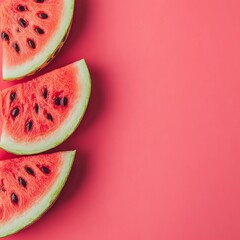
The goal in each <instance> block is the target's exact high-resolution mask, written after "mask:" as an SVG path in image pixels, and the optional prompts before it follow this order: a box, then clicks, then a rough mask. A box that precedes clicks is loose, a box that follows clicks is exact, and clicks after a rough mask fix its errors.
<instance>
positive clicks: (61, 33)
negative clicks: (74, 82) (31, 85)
mask: <svg viewBox="0 0 240 240" xmlns="http://www.w3.org/2000/svg"><path fill="white" fill-rule="evenodd" d="M73 6H74V0H24V1H19V0H5V1H4V2H3V3H2V4H1V38H2V42H3V79H15V78H21V77H23V76H25V75H29V74H31V73H34V72H35V71H36V70H38V69H39V68H40V67H41V66H42V67H43V65H45V64H46V62H50V61H51V59H52V58H53V57H54V55H56V53H57V52H58V51H59V48H60V47H61V46H62V44H63V43H64V41H65V40H66V36H67V33H68V30H69V27H70V24H71V21H72V14H73Z"/></svg>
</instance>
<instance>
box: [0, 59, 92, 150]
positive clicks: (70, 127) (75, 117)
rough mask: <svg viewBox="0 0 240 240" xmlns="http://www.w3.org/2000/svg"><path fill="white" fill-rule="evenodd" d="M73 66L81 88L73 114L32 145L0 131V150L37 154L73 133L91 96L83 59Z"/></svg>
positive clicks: (59, 142)
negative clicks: (76, 69)
mask: <svg viewBox="0 0 240 240" xmlns="http://www.w3.org/2000/svg"><path fill="white" fill-rule="evenodd" d="M73 64H76V65H77V68H78V71H79V75H78V76H79V77H78V80H79V84H81V85H82V86H83V90H82V93H83V96H82V97H81V98H80V99H79V102H78V103H76V105H75V108H76V109H72V110H71V112H72V113H73V114H69V116H68V118H67V119H65V121H64V122H63V123H62V124H61V128H59V129H58V130H56V131H54V132H53V133H52V134H50V135H47V136H46V138H43V139H42V140H41V141H37V142H33V143H22V144H19V143H18V142H17V141H14V140H13V139H11V138H10V137H9V136H8V135H7V134H5V133H4V131H2V136H1V141H0V147H1V148H2V149H4V150H6V151H7V152H11V153H14V154H17V155H23V154H24V155H31V154H37V153H41V152H45V151H47V150H49V149H52V148H54V147H56V146H58V145H59V144H61V143H62V142H64V141H65V140H66V139H67V138H68V137H69V136H70V135H71V134H72V133H73V132H74V131H75V129H76V128H77V127H78V125H79V124H80V122H81V120H82V118H83V116H84V113H85V111H86V109H87V105H88V102H89V98H90V94H91V77H90V74H89V71H88V67H87V64H86V62H85V60H84V59H82V60H80V61H77V62H75V63H73ZM56 139H57V140H56Z"/></svg>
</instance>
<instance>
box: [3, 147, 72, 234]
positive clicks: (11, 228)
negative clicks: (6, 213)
mask: <svg viewBox="0 0 240 240" xmlns="http://www.w3.org/2000/svg"><path fill="white" fill-rule="evenodd" d="M75 153H76V151H66V152H62V155H63V158H62V166H61V168H60V172H59V175H58V177H57V179H56V181H55V182H54V183H53V185H52V187H51V189H50V190H49V191H48V192H47V193H46V195H45V196H43V197H42V198H41V199H39V200H38V201H37V202H35V203H34V204H33V205H32V207H31V208H29V209H28V210H26V211H25V212H23V213H22V214H21V215H19V216H17V217H15V218H13V219H11V220H10V221H8V222H6V223H4V224H1V223H0V237H5V236H8V235H10V234H13V233H15V232H18V231H19V230H21V229H23V228H25V227H26V226H28V225H30V224H32V223H33V222H34V221H36V220H37V219H38V218H39V217H41V215H42V214H43V213H44V212H45V211H46V210H47V209H48V208H49V207H51V205H52V204H53V203H54V201H55V200H56V198H57V196H58V195H59V193H60V192H61V190H62V188H63V186H64V185H65V182H66V180H67V178H68V175H69V173H70V170H71V168H72V164H73V161H74V157H75Z"/></svg>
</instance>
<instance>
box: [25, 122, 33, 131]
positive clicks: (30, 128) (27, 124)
mask: <svg viewBox="0 0 240 240" xmlns="http://www.w3.org/2000/svg"><path fill="white" fill-rule="evenodd" d="M32 127H33V121H32V120H29V121H28V122H27V123H26V130H27V131H28V132H29V131H31V130H32Z"/></svg>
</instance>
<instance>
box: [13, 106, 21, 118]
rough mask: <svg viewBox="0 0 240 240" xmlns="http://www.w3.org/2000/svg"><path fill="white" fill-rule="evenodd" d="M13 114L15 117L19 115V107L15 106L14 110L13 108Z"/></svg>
mask: <svg viewBox="0 0 240 240" xmlns="http://www.w3.org/2000/svg"><path fill="white" fill-rule="evenodd" d="M11 114H12V116H13V117H14V118H15V117H17V115H18V114H19V108H17V107H15V108H14V109H13V110H12V113H11Z"/></svg>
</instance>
